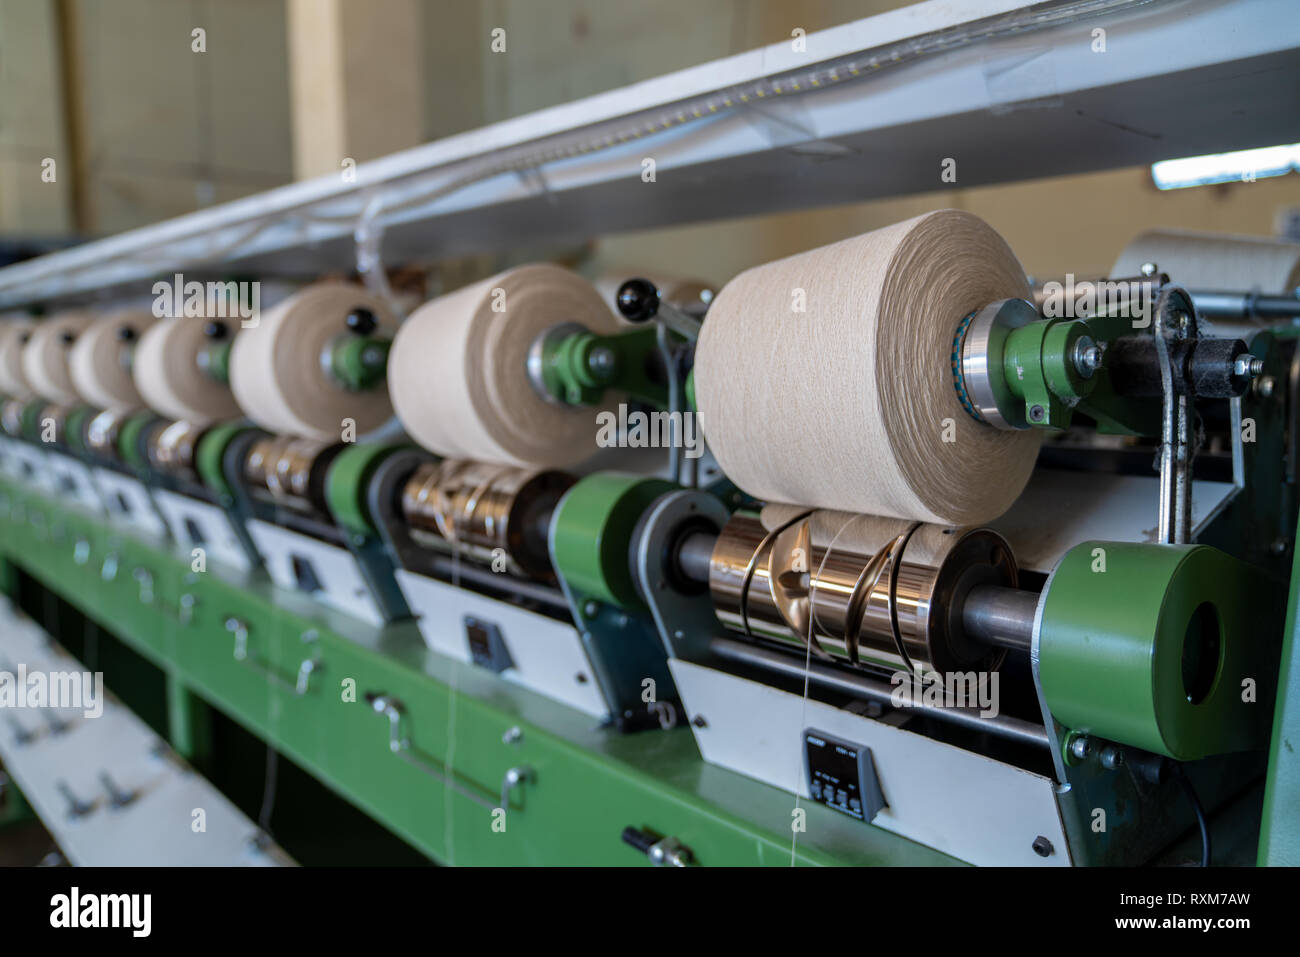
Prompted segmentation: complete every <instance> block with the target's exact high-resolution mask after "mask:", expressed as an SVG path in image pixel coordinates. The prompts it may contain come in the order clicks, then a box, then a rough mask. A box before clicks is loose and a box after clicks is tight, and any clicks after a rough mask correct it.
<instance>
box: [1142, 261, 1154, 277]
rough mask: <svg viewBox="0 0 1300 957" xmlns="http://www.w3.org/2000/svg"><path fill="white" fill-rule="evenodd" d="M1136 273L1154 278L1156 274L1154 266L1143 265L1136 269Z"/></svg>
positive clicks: (1149, 264) (1150, 264) (1151, 264)
mask: <svg viewBox="0 0 1300 957" xmlns="http://www.w3.org/2000/svg"><path fill="white" fill-rule="evenodd" d="M1138 272H1140V273H1141V274H1142V275H1144V276H1154V275H1155V274H1156V264H1155V263H1143V264H1142V265H1141V266H1139V267H1138Z"/></svg>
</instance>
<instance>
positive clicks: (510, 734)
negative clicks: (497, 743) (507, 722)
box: [501, 725, 524, 744]
mask: <svg viewBox="0 0 1300 957" xmlns="http://www.w3.org/2000/svg"><path fill="white" fill-rule="evenodd" d="M523 739H524V732H523V729H522V728H520V727H519V725H515V726H514V727H512V728H507V729H506V733H505V734H503V735H501V743H502V744H518V743H519V742H520V741H522V740H523Z"/></svg>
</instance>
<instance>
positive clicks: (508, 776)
mask: <svg viewBox="0 0 1300 957" xmlns="http://www.w3.org/2000/svg"><path fill="white" fill-rule="evenodd" d="M533 778H534V775H533V769H532V768H530V767H529V766H528V765H526V764H521V765H519V766H517V767H513V768H511V769H510V770H509V771H507V772H506V773H505V776H504V777H503V778H502V779H501V803H500V804H499V805H498V807H500V808H501V809H502V810H505V811H508V810H509V809H510V792H511V791H513V790H514V789H515V788H516V787H518V786H519V785H521V784H523V783H525V782H526V781H531V780H533Z"/></svg>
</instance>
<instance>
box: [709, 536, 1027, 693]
mask: <svg viewBox="0 0 1300 957" xmlns="http://www.w3.org/2000/svg"><path fill="white" fill-rule="evenodd" d="M787 511H788V512H790V513H792V514H788V515H778V517H777V519H776V520H771V519H769V514H768V513H764V516H763V517H761V518H760V516H758V515H755V514H753V513H745V512H738V513H736V514H735V515H734V516H732V518H731V520H730V521H729V522H728V523H727V525H726V527H724V528H723V530H722V533H721V534H720V535H719V536H718V541H717V544H716V545H715V546H714V550H713V557H712V561H711V562H710V567H709V590H710V593H711V595H712V597H713V604H714V609H715V611H716V612H717V615H718V619H719V620H720V621H721V622H722V623H723V624H724V625H726V626H727V627H728V628H731V629H733V630H735V631H739V632H741V633H744V634H747V635H749V636H751V637H761V638H768V639H774V640H777V641H781V642H785V643H787V644H789V645H792V646H793V647H795V648H796V649H797V650H798V651H799V652H800V653H802V654H809V653H811V654H812V656H813V657H815V658H818V659H821V660H826V661H839V662H843V663H847V664H852V665H857V666H859V667H863V668H867V669H871V670H883V671H897V670H909V671H910V670H912V669H915V668H920V669H922V670H925V671H931V670H934V671H941V672H950V671H968V670H976V671H987V670H993V669H996V668H997V667H999V666H1000V665H1001V662H1002V660H1003V658H1004V657H1005V651H1004V650H1002V649H995V648H991V647H989V646H987V645H984V644H981V643H977V642H975V641H973V640H971V639H969V638H968V637H967V636H966V634H965V630H964V627H963V625H962V621H961V608H962V603H963V601H964V599H965V596H966V595H967V594H968V593H969V591H970V590H971V589H972V588H973V587H975V586H976V585H1001V586H1005V587H1013V586H1014V585H1015V583H1016V565H1015V560H1014V558H1013V557H1012V554H1011V549H1010V547H1009V546H1008V545H1007V543H1006V541H1005V540H1004V539H1003V538H1002V537H1001V536H1000V535H998V534H997V533H996V532H993V531H990V530H988V529H980V528H977V529H951V528H944V527H942V526H938V525H928V524H924V523H918V522H908V521H905V520H900V519H885V518H876V517H874V516H866V515H853V514H850V513H845V512H830V511H824V510H823V511H804V512H798V511H795V510H787ZM810 638H811V645H812V647H811V649H809V647H808V645H809V639H810Z"/></svg>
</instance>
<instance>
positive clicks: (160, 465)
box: [145, 421, 203, 478]
mask: <svg viewBox="0 0 1300 957" xmlns="http://www.w3.org/2000/svg"><path fill="white" fill-rule="evenodd" d="M202 435H203V429H201V428H199V427H198V426H196V425H192V424H191V423H189V422H183V421H176V422H171V423H169V424H167V425H165V426H163V427H162V428H158V429H155V430H154V431H153V433H152V434H151V435H150V436H149V438H148V439H147V440H146V442H145V449H146V452H147V454H148V457H149V464H150V465H151V466H153V467H154V468H155V469H157V470H158V471H160V472H167V473H168V474H170V475H178V476H186V477H189V478H193V477H194V475H195V472H194V450H195V449H196V448H197V447H198V444H199V438H200V436H202Z"/></svg>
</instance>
